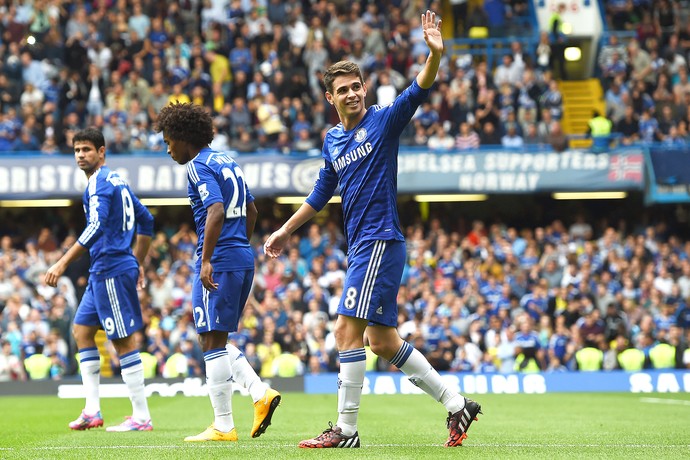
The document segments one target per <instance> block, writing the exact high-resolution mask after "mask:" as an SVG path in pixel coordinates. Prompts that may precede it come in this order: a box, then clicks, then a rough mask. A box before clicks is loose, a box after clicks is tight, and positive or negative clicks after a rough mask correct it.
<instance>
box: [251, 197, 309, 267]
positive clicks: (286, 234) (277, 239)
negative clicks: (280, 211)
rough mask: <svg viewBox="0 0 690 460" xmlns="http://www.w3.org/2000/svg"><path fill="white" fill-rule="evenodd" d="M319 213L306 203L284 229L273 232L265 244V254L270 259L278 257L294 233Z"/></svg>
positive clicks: (286, 223) (284, 225)
mask: <svg viewBox="0 0 690 460" xmlns="http://www.w3.org/2000/svg"><path fill="white" fill-rule="evenodd" d="M317 213H318V211H317V210H316V209H314V208H312V207H311V205H310V204H309V203H304V204H302V206H300V208H299V209H298V210H297V211H296V212H295V213H294V214H293V215H292V217H290V218H289V219H288V221H287V222H285V224H283V226H282V227H280V228H279V229H278V230H276V231H275V232H273V233H272V234H271V236H269V237H268V240H266V243H265V244H264V252H265V253H266V255H267V256H269V257H273V258H275V257H278V256H279V255H280V253H281V252H282V251H283V249H284V248H285V245H286V244H287V242H288V240H289V239H290V236H291V235H292V233H293V232H294V231H295V230H297V229H298V228H300V227H301V226H302V225H304V224H305V223H306V222H307V221H308V220H309V219H311V218H312V217H314V216H315V215H316V214H317Z"/></svg>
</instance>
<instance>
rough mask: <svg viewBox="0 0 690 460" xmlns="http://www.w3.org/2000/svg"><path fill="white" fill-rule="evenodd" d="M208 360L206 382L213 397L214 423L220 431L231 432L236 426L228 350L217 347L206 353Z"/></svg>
mask: <svg viewBox="0 0 690 460" xmlns="http://www.w3.org/2000/svg"><path fill="white" fill-rule="evenodd" d="M204 361H205V362H206V383H207V384H208V396H209V398H211V406H213V414H214V415H215V419H214V421H213V425H214V426H215V428H216V429H217V430H218V431H222V432H225V433H227V432H229V431H231V430H232V429H233V428H234V427H235V423H234V421H233V419H232V400H231V399H230V398H231V396H232V382H231V380H232V371H231V366H230V360H229V359H228V352H227V350H226V349H225V348H215V349H213V350H209V351H207V352H205V353H204Z"/></svg>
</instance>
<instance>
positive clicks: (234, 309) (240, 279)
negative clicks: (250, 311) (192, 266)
mask: <svg viewBox="0 0 690 460" xmlns="http://www.w3.org/2000/svg"><path fill="white" fill-rule="evenodd" d="M253 279H254V270H253V269H252V270H236V271H231V272H214V273H213V281H214V282H215V283H217V284H218V289H216V290H215V291H209V290H208V289H206V288H205V287H204V285H203V284H202V283H201V278H200V277H199V273H195V274H194V284H193V286H192V310H193V312H194V324H195V325H196V331H197V332H198V333H199V334H202V333H204V332H210V331H225V332H235V331H236V330H237V324H238V322H239V320H240V316H242V310H244V305H245V304H246V303H247V299H248V298H249V292H250V291H251V288H252V281H253Z"/></svg>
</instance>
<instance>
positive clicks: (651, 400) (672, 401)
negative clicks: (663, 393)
mask: <svg viewBox="0 0 690 460" xmlns="http://www.w3.org/2000/svg"><path fill="white" fill-rule="evenodd" d="M640 402H643V403H649V404H670V405H676V406H690V401H686V400H684V399H664V398H640Z"/></svg>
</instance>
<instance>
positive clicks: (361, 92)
mask: <svg viewBox="0 0 690 460" xmlns="http://www.w3.org/2000/svg"><path fill="white" fill-rule="evenodd" d="M366 95H367V87H366V85H365V84H364V83H362V82H361V81H360V79H359V77H358V76H357V75H340V76H338V77H336V78H335V80H333V93H326V99H328V102H330V103H331V104H333V105H334V106H335V109H336V110H337V111H338V115H340V119H341V120H342V121H345V120H353V119H354V120H356V121H359V120H358V117H362V116H364V98H365V97H366Z"/></svg>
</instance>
